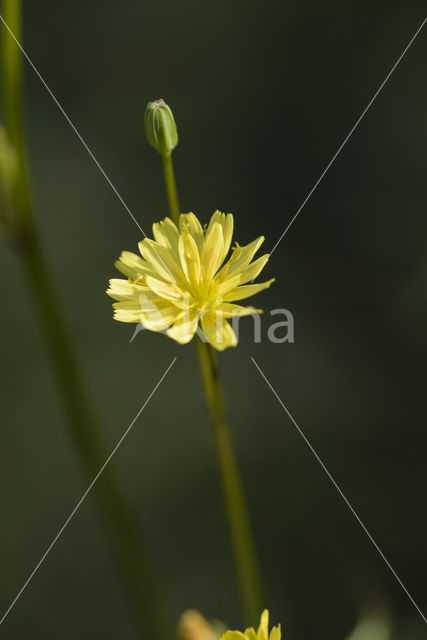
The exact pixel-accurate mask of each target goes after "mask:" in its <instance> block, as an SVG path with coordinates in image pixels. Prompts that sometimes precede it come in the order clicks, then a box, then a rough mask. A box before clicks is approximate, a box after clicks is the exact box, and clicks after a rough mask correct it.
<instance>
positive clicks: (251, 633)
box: [245, 627, 256, 640]
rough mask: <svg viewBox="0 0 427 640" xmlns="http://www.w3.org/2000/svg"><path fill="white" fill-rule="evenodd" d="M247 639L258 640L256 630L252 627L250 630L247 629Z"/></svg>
mask: <svg viewBox="0 0 427 640" xmlns="http://www.w3.org/2000/svg"><path fill="white" fill-rule="evenodd" d="M245 638H246V640H256V632H255V629H254V628H253V627H250V628H249V629H246V631H245Z"/></svg>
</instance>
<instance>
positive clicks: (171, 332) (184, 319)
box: [166, 312, 199, 344]
mask: <svg viewBox="0 0 427 640" xmlns="http://www.w3.org/2000/svg"><path fill="white" fill-rule="evenodd" d="M198 319H199V318H198V314H194V313H190V314H189V313H188V312H183V314H182V316H181V317H180V318H179V320H177V321H176V322H175V323H174V325H173V326H172V327H171V328H170V329H168V331H167V332H166V333H167V335H168V336H169V338H172V339H173V340H176V341H177V342H179V344H187V342H190V340H192V338H193V337H194V334H195V333H196V330H197V324H198Z"/></svg>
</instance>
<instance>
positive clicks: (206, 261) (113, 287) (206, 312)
mask: <svg viewBox="0 0 427 640" xmlns="http://www.w3.org/2000/svg"><path fill="white" fill-rule="evenodd" d="M233 224H234V223H233V216H232V215H231V214H230V213H229V214H227V215H225V214H223V213H220V212H219V211H216V212H215V213H214V214H213V216H212V218H211V220H210V222H209V225H208V226H207V228H206V230H204V229H203V227H202V225H201V224H200V222H199V220H198V219H197V217H196V216H195V215H194V213H186V214H182V215H181V216H180V218H179V225H178V227H177V226H176V225H175V223H174V222H172V220H171V219H170V218H165V219H164V220H162V221H161V222H158V223H156V224H153V235H154V240H151V239H149V238H145V239H144V240H142V241H141V242H140V243H139V245H138V247H139V250H140V253H141V256H138V255H136V254H134V253H131V252H129V251H123V253H122V254H121V256H120V258H119V259H118V260H117V262H116V263H115V266H116V267H117V269H118V270H119V271H120V272H121V273H123V274H124V275H125V276H127V278H128V280H123V279H118V278H115V279H113V280H110V288H109V289H108V291H107V293H108V295H109V296H111V297H112V298H114V299H115V300H117V302H116V303H114V305H113V306H114V310H115V312H114V317H115V319H116V320H120V321H121V322H135V323H141V324H142V326H143V327H144V328H145V329H149V330H150V331H166V334H167V335H168V336H169V337H170V338H173V339H174V340H176V341H177V342H179V343H180V344H185V343H187V342H190V340H191V339H192V338H193V336H194V334H195V332H196V330H197V328H198V326H199V322H200V325H201V328H202V331H203V334H204V336H205V337H206V339H207V340H208V341H209V342H210V343H211V345H212V346H213V347H215V349H218V350H219V351H222V350H224V349H226V348H227V347H234V346H236V344H237V337H236V334H235V333H234V331H233V328H232V327H231V325H230V323H229V322H228V320H229V319H230V318H233V317H235V316H247V315H252V314H254V313H261V310H260V309H255V308H254V307H243V306H240V305H237V304H234V303H235V301H236V300H243V299H244V298H248V297H249V296H252V295H254V294H255V293H258V292H259V291H262V290H263V289H266V288H267V287H269V286H270V285H271V283H272V282H274V278H273V279H271V280H268V281H267V282H262V283H259V284H247V283H251V282H252V280H253V279H254V278H256V277H257V275H258V274H259V273H260V272H261V270H262V269H263V267H264V265H265V263H266V262H267V260H268V254H266V255H263V256H261V257H260V258H258V259H257V260H255V261H254V262H252V258H253V257H254V255H255V253H256V252H257V251H258V249H259V247H260V246H261V244H262V243H263V241H264V237H263V236H261V237H259V238H257V239H256V240H254V241H253V242H251V243H250V244H248V245H246V246H244V247H240V246H239V245H238V244H237V243H236V246H235V247H234V248H233V250H232V253H231V256H230V258H229V259H228V261H227V262H225V259H226V258H227V255H228V252H229V250H230V245H231V239H232V236H233ZM224 262H225V263H224Z"/></svg>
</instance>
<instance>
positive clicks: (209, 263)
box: [200, 222, 224, 282]
mask: <svg viewBox="0 0 427 640" xmlns="http://www.w3.org/2000/svg"><path fill="white" fill-rule="evenodd" d="M223 249H224V239H223V235H222V227H221V225H220V224H219V223H218V222H215V223H214V224H213V225H212V226H211V227H210V228H209V229H208V231H207V233H206V238H205V243H204V245H203V249H202V255H201V256H200V258H201V263H202V268H203V272H204V277H205V279H206V282H209V281H210V280H211V279H212V278H213V277H214V275H215V273H216V272H217V271H218V269H219V267H220V266H221V260H222V254H223Z"/></svg>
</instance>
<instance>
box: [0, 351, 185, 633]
mask: <svg viewBox="0 0 427 640" xmlns="http://www.w3.org/2000/svg"><path fill="white" fill-rule="evenodd" d="M176 360H177V357H175V358H174V359H173V360H172V362H171V363H170V365H169V366H168V368H167V369H166V371H165V372H164V374H163V375H162V377H161V378H160V380H159V381H158V383H157V384H156V386H155V387H154V389H153V390H152V392H151V393H150V395H149V396H148V398H147V399H146V401H145V402H144V404H143V405H142V407H141V408H140V410H139V411H138V413H137V414H136V416H135V417H134V419H133V420H132V422H131V423H130V425H129V426H128V428H127V429H126V431H125V432H124V434H123V435H122V437H121V438H120V440H119V441H118V442H117V444H116V446H115V447H114V449H113V450H112V452H111V453H110V455H109V456H108V458H107V459H106V461H105V462H104V464H103V465H102V467H101V468H100V470H99V471H98V473H97V474H96V476H95V477H94V479H93V480H92V482H91V483H90V485H89V486H88V488H87V489H86V491H85V492H84V494H83V495H82V497H81V498H80V500H79V501H78V502H77V504H76V506H75V507H74V509H73V510H72V512H71V513H70V515H69V516H68V518H67V519H66V521H65V522H64V524H63V525H62V527H61V528H60V530H59V531H58V533H57V534H56V536H55V537H54V539H53V540H52V542H51V543H50V545H49V546H48V548H47V549H46V551H45V552H44V554H43V555H42V557H41V558H40V560H39V561H38V563H37V564H36V566H35V567H34V569H33V570H32V572H31V573H30V575H29V576H28V578H27V580H26V581H25V582H24V584H23V585H22V587H21V589H20V590H19V591H18V593H17V594H16V596H15V598H14V599H13V600H12V602H11V604H10V605H9V607H8V609H7V610H6V611H5V613H4V614H3V617H2V618H1V620H0V624H3V622H4V621H5V619H6V617H7V616H8V615H9V613H10V611H11V610H12V609H13V607H14V606H15V604H16V603H17V601H18V600H19V598H20V597H21V595H22V594H23V592H24V591H25V589H26V588H27V586H28V585H29V583H30V582H31V580H32V579H33V577H34V575H35V574H36V573H37V571H38V570H39V569H40V567H41V565H42V564H43V562H44V561H45V560H46V557H47V556H48V554H49V553H50V551H51V550H52V548H53V546H54V545H55V544H56V542H57V541H58V539H59V538H60V536H61V535H62V533H63V532H64V530H65V528H66V527H67V525H68V524H69V522H70V521H71V519H72V518H73V517H74V515H75V514H76V512H77V510H78V509H79V507H80V506H81V504H82V502H83V501H84V500H85V498H86V497H87V495H88V494H89V493H90V491H91V490H92V488H93V486H94V484H95V483H96V481H97V480H98V478H99V477H100V475H101V474H102V472H103V471H104V469H105V467H106V466H107V465H108V463H109V462H110V460H111V458H112V457H113V456H114V454H115V453H116V451H117V449H118V448H119V447H120V445H121V444H122V442H123V440H124V439H125V438H126V436H127V435H128V433H129V431H130V430H131V429H132V427H133V425H134V424H135V422H136V421H137V420H138V418H139V416H140V415H141V413H142V412H143V411H144V409H145V407H146V406H147V404H148V403H149V402H150V400H151V398H152V397H153V396H154V394H155V393H156V391H157V389H158V388H159V387H160V385H161V384H162V382H163V380H164V379H165V378H166V376H167V374H168V373H169V371H170V370H171V369H172V367H173V365H174V364H175V362H176Z"/></svg>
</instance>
